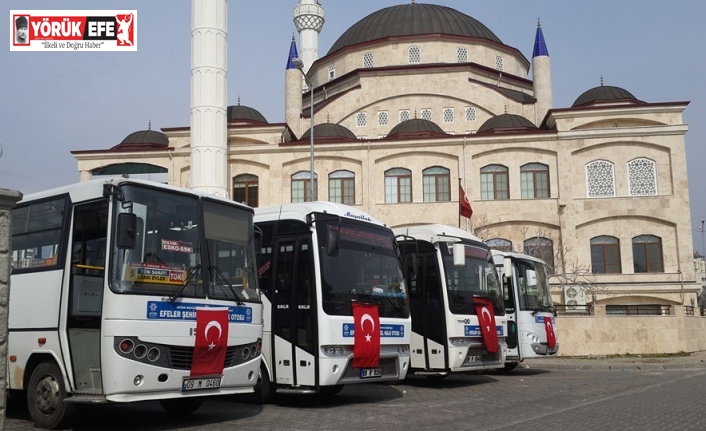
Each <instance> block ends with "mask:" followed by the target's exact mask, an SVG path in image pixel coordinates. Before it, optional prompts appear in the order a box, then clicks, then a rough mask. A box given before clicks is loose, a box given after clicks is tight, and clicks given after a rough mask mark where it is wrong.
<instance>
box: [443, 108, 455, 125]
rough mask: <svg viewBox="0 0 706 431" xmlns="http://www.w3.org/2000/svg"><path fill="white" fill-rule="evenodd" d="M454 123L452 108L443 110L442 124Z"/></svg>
mask: <svg viewBox="0 0 706 431" xmlns="http://www.w3.org/2000/svg"><path fill="white" fill-rule="evenodd" d="M453 122H454V110H453V108H444V123H453Z"/></svg>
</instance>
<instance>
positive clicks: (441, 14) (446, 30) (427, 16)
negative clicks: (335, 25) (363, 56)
mask: <svg viewBox="0 0 706 431" xmlns="http://www.w3.org/2000/svg"><path fill="white" fill-rule="evenodd" d="M424 34H446V35H452V36H462V37H471V38H481V39H488V40H491V41H493V42H497V43H502V42H501V41H500V39H499V38H498V37H497V36H496V35H495V34H494V33H493V32H492V31H490V29H488V27H486V26H485V25H483V23H481V22H480V21H478V20H476V19H474V18H472V17H470V16H468V15H466V14H464V13H461V12H459V11H457V10H455V9H452V8H450V7H446V6H439V5H432V4H419V3H411V4H405V5H400V6H392V7H388V8H385V9H381V10H379V11H377V12H373V13H371V14H370V15H368V16H367V17H365V18H363V19H361V20H360V21H358V22H357V23H356V24H354V25H353V26H352V27H350V28H349V29H348V30H346V32H345V33H343V35H341V37H339V38H338V40H337V41H336V42H335V43H334V44H333V46H332V47H331V49H330V50H329V51H328V54H327V55H330V54H332V53H334V52H336V51H338V50H341V49H343V48H345V47H347V46H351V45H357V44H360V43H365V42H370V41H373V40H378V39H385V38H388V37H399V36H415V35H424Z"/></svg>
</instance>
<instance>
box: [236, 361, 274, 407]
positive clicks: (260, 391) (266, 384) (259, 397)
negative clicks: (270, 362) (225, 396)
mask: <svg viewBox="0 0 706 431" xmlns="http://www.w3.org/2000/svg"><path fill="white" fill-rule="evenodd" d="M253 389H254V390H255V392H253V393H251V394H246V395H244V396H243V401H245V402H247V403H251V404H267V403H269V402H271V401H272V398H274V395H275V394H274V391H273V390H272V382H271V381H270V374H269V373H268V372H267V368H266V367H265V365H264V364H262V363H261V364H260V371H259V373H258V375H257V383H256V384H255V387H254V388H253Z"/></svg>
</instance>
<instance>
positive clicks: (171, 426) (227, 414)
mask: <svg viewBox="0 0 706 431" xmlns="http://www.w3.org/2000/svg"><path fill="white" fill-rule="evenodd" d="M705 387H706V353H705V352H702V353H698V354H694V355H688V356H672V357H642V358H640V357H631V358H554V359H551V360H539V359H536V360H528V361H526V362H525V363H523V364H521V365H520V366H519V367H518V368H517V369H516V370H514V371H513V372H511V373H495V372H491V373H488V374H455V375H452V376H449V377H447V378H445V379H441V380H439V379H429V378H425V377H420V376H412V377H410V378H408V379H407V380H405V381H404V382H400V383H397V384H382V383H378V384H369V385H368V384H366V385H350V386H347V387H346V388H345V389H344V390H343V391H342V392H341V393H340V394H338V395H336V396H333V397H318V396H294V395H289V396H280V397H279V398H278V399H277V400H276V402H275V403H273V404H267V405H264V406H261V405H252V404H246V403H243V402H241V400H239V399H238V398H237V397H211V398H209V399H207V401H206V402H205V403H204V405H203V406H202V407H201V408H200V409H199V410H198V411H197V412H195V413H194V414H192V415H189V416H185V417H179V416H174V415H168V414H167V413H165V412H164V411H163V410H162V409H161V408H160V406H159V404H158V403H156V402H147V403H138V404H128V405H120V404H113V405H104V406H92V408H88V409H83V410H82V411H81V416H80V418H79V420H78V422H77V425H76V427H75V428H73V429H74V430H75V431H79V430H80V431H87V430H91V431H93V430H101V431H122V430H130V431H157V430H158V431H168V430H169V431H172V430H189V431H221V430H224V431H225V430H232V429H248V430H282V431H293V430H302V431H303V430H333V429H344V430H376V431H379V430H383V431H397V430H400V431H403V430H404V431H410V430H411V431H418V430H450V429H453V430H473V431H488V430H493V431H533V430H542V431H566V430H570V431H594V430H597V429H601V430H621V431H622V430H639V431H662V430H706V415H704V414H703V412H702V410H701V408H700V406H701V405H702V404H703V402H704V401H706V395H705V394H706V391H705V390H704V389H703V388H705ZM5 425H6V430H9V431H20V430H36V428H34V427H33V425H32V423H31V422H30V421H29V417H28V415H27V412H26V410H25V409H23V408H21V407H20V408H17V407H15V408H13V409H9V410H8V415H7V418H6V420H5Z"/></svg>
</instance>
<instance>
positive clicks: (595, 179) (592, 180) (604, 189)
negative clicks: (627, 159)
mask: <svg viewBox="0 0 706 431" xmlns="http://www.w3.org/2000/svg"><path fill="white" fill-rule="evenodd" d="M586 186H587V188H588V197H589V198H608V197H613V196H615V169H614V168H613V164H612V163H611V162H608V161H606V160H596V161H593V162H590V163H587V164H586Z"/></svg>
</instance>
